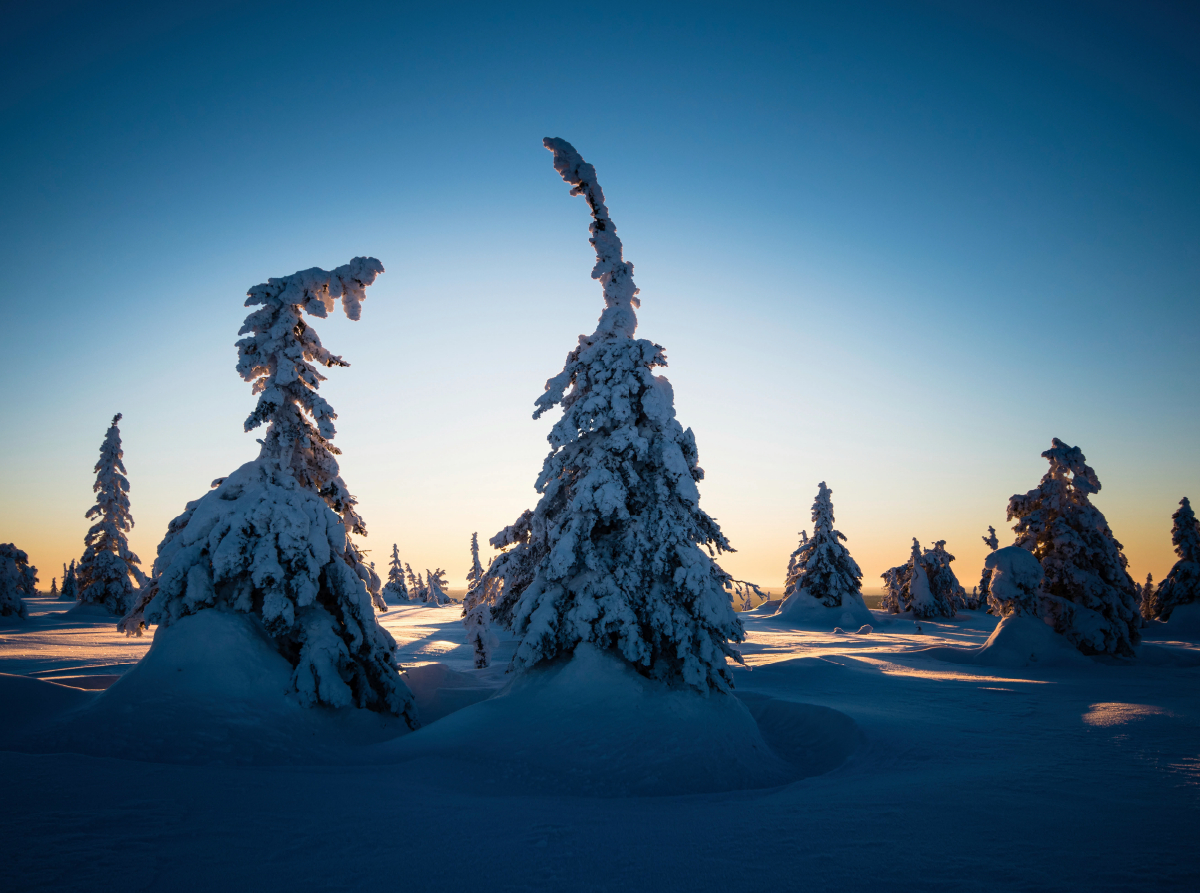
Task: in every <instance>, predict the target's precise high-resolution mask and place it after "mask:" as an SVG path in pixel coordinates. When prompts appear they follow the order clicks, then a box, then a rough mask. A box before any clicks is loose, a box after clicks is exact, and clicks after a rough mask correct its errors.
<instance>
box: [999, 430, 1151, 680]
mask: <svg viewBox="0 0 1200 893" xmlns="http://www.w3.org/2000/svg"><path fill="white" fill-rule="evenodd" d="M1042 457H1043V458H1045V459H1047V460H1048V461H1049V462H1050V470H1049V471H1048V472H1046V475H1045V476H1044V477H1043V478H1042V480H1041V483H1040V484H1039V485H1038V486H1037V488H1036V489H1033V490H1030V491H1029V492H1028V493H1025V494H1023V495H1022V494H1017V495H1015V496H1013V497H1012V499H1010V500H1009V503H1008V518H1009V520H1010V521H1011V520H1012V519H1014V518H1015V519H1016V520H1017V523H1016V524H1015V525H1014V526H1013V530H1014V531H1016V534H1017V541H1016V545H1018V546H1020V547H1022V548H1024V549H1027V550H1028V551H1030V552H1032V553H1033V555H1034V557H1036V558H1037V559H1038V561H1039V562H1040V563H1041V565H1042V571H1043V573H1044V575H1045V576H1044V579H1043V581H1042V591H1043V592H1044V593H1045V594H1046V595H1048V596H1051V597H1052V598H1053V599H1054V601H1052V602H1046V603H1045V604H1044V605H1043V608H1044V616H1045V618H1046V619H1047V620H1048V621H1049V622H1050V623H1051V624H1052V625H1053V626H1054V629H1055V630H1056V631H1057V632H1059V633H1061V634H1063V635H1064V636H1066V637H1067V638H1068V639H1069V640H1070V641H1071V642H1072V644H1074V645H1075V646H1076V647H1078V648H1079V650H1080V651H1082V652H1084V653H1085V654H1118V655H1124V656H1128V657H1132V656H1133V653H1134V652H1133V646H1134V645H1136V644H1137V643H1138V641H1139V640H1140V638H1141V634H1140V633H1139V632H1138V630H1139V628H1140V626H1141V616H1140V614H1139V611H1138V604H1137V596H1136V592H1135V589H1134V584H1133V578H1132V577H1130V576H1129V573H1128V571H1126V569H1125V568H1126V564H1127V562H1126V560H1125V555H1124V553H1123V552H1122V551H1121V544H1120V543H1119V542H1117V539H1116V537H1114V536H1113V532H1112V531H1111V530H1110V529H1109V527H1108V522H1107V521H1105V520H1104V515H1103V514H1101V513H1100V510H1099V509H1097V508H1096V507H1095V506H1094V505H1092V504H1091V502H1090V501H1089V499H1088V497H1089V496H1090V495H1091V494H1093V493H1098V492H1100V479H1099V478H1097V477H1096V472H1095V471H1093V470H1092V468H1091V467H1090V466H1089V465H1087V464H1086V461H1085V456H1084V455H1083V453H1082V451H1080V449H1079V448H1078V447H1072V446H1068V445H1067V444H1065V443H1063V442H1062V441H1061V440H1059V439H1058V438H1057V437H1055V438H1054V439H1053V441H1052V444H1051V447H1050V449H1048V450H1046V451H1045V452H1044V453H1042Z"/></svg>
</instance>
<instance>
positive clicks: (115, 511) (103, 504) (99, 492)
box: [77, 413, 146, 616]
mask: <svg viewBox="0 0 1200 893" xmlns="http://www.w3.org/2000/svg"><path fill="white" fill-rule="evenodd" d="M120 421H121V414H120V413H117V414H116V415H115V416H113V420H112V425H111V427H109V429H108V431H107V433H106V434H105V435H104V442H103V443H101V444H100V459H99V460H98V461H97V462H96V467H95V469H94V471H95V473H96V483H95V484H94V485H93V486H92V489H93V490H94V491H95V493H96V504H95V505H93V506H92V507H91V508H90V509H88V511H87V517H88V518H94V519H96V522H95V523H94V524H93V525H92V526H91V528H90V529H89V530H88V532H87V535H86V536H84V538H83V542H84V551H83V558H81V559H80V560H79V567H78V569H77V574H78V583H79V602H80V604H84V605H98V606H100V607H103V608H105V609H106V610H108V611H109V612H111V613H113V614H116V615H118V616H120V615H123V614H124V613H125V612H126V611H128V610H129V609H130V607H132V604H133V600H134V590H135V588H136V587H137V586H140V585H142V584H143V583H144V582H145V581H146V577H145V575H144V574H143V573H142V570H141V568H140V567H138V565H139V564H141V559H140V558H138V557H137V556H136V555H135V554H133V552H132V551H130V549H129V537H128V533H129V531H130V530H132V529H133V516H132V515H131V514H130V513H129V479H128V478H127V477H125V475H126V473H127V472H126V471H125V463H124V462H122V461H121V460H122V458H123V456H124V451H123V450H122V449H121V429H120V428H118V427H117V423H118V422H120Z"/></svg>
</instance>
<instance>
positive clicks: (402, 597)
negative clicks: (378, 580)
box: [383, 543, 408, 602]
mask: <svg viewBox="0 0 1200 893" xmlns="http://www.w3.org/2000/svg"><path fill="white" fill-rule="evenodd" d="M383 594H384V595H385V596H390V597H391V598H394V599H395V600H396V601H401V602H406V601H408V586H407V585H406V584H405V582H404V562H402V561H401V560H400V547H399V546H398V545H397V544H396V543H392V561H391V564H390V565H389V566H388V581H387V585H385V586H384V587H383Z"/></svg>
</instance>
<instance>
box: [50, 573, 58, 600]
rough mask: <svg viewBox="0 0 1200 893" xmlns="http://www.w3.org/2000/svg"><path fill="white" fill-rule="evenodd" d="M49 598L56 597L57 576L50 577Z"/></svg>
mask: <svg viewBox="0 0 1200 893" xmlns="http://www.w3.org/2000/svg"><path fill="white" fill-rule="evenodd" d="M50 598H58V578H57V577H51V578H50Z"/></svg>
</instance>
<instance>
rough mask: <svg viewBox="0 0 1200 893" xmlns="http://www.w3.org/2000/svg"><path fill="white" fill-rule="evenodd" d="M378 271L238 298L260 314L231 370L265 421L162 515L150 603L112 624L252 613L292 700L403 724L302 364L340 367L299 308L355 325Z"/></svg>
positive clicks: (349, 513)
mask: <svg viewBox="0 0 1200 893" xmlns="http://www.w3.org/2000/svg"><path fill="white" fill-rule="evenodd" d="M381 272H383V266H382V265H381V264H380V263H379V261H377V260H375V259H374V258H363V257H359V258H355V259H354V260H352V261H351V262H350V263H348V264H346V265H345V266H341V267H338V268H337V269H335V270H332V271H329V272H327V271H324V270H319V269H311V270H303V271H301V272H299V273H295V274H293V275H291V276H287V277H284V278H283V279H270V280H268V281H267V282H266V283H265V284H263V285H258V286H255V287H254V288H252V289H250V291H249V293H248V296H247V299H246V306H248V307H250V306H258V307H259V309H258V310H255V311H254V312H252V313H251V314H250V315H249V316H248V317H247V319H246V323H245V325H244V326H242V329H241V332H240V333H239V334H243V335H244V334H246V333H251V335H250V337H247V338H243V339H241V340H240V341H239V342H238V344H237V346H238V353H239V362H238V372H239V374H240V375H241V376H242V377H243V378H244V379H245V380H246V381H248V382H250V383H251V384H252V386H253V390H254V393H256V394H258V395H259V400H258V405H257V406H256V408H255V410H254V412H253V413H251V415H250V418H249V419H247V421H246V425H245V427H246V430H251V429H253V428H256V427H258V426H259V425H262V424H264V423H265V424H267V426H268V427H267V432H266V436H265V438H264V439H263V441H262V449H261V451H260V453H259V457H258V458H257V459H255V460H254V461H252V462H247V463H246V464H245V465H243V466H242V467H241V468H239V469H237V470H236V471H234V472H233V473H232V474H230V475H229V476H228V477H224V478H218V479H217V480H215V481H213V485H212V487H213V488H212V489H211V490H210V492H208V493H207V494H205V495H204V496H202V497H201V498H199V499H197V500H195V501H193V502H190V503H188V505H187V507H186V509H185V510H184V512H183V514H181V515H180V516H179V517H177V518H175V519H174V520H173V521H172V522H171V523H170V525H169V526H168V529H167V534H166V536H165V537H164V538H163V541H162V543H160V544H159V547H158V558H157V560H156V561H155V563H154V580H153V582H152V585H151V587H148V588H150V589H152V590H154V594H153V597H152V599H151V600H150V601H149V603H148V604H145V603H142V604H140V605H139V607H138V608H137V609H135V611H134V612H131V614H130V615H129V616H128V617H126V618H125V620H124V621H123V622H122V625H123V627H124V628H125V629H126V630H127V631H130V632H133V631H136V630H137V629H139V628H140V626H141V624H142V618H141V617H140V616H138V614H139V611H141V610H144V617H145V622H147V623H159V624H161V625H163V626H170V625H172V624H175V623H177V622H179V621H180V620H181V619H182V618H184V617H186V616H187V615H189V614H194V613H196V612H198V611H202V610H205V609H207V608H214V607H215V608H220V609H223V610H226V611H234V612H243V613H246V614H249V615H252V616H253V617H255V618H257V622H258V623H261V628H262V629H263V630H264V631H265V633H266V634H267V635H268V636H269V637H270V639H271V640H272V642H273V643H274V645H275V647H276V648H277V649H278V650H279V652H280V654H282V655H283V656H284V657H285V658H287V659H288V661H289V662H290V663H291V664H292V666H293V668H294V671H293V674H292V683H291V684H292V689H293V690H294V691H295V692H296V693H297V695H298V696H299V698H300V701H301V702H302V703H304V704H306V705H315V704H327V705H330V706H333V707H344V706H356V707H363V708H368V709H371V710H376V711H380V712H390V713H393V714H396V715H398V716H402V717H404V718H405V719H406V720H407V721H408V722H409V724H410V725H413V726H415V725H416V708H415V704H414V701H413V697H412V693H411V692H410V691H409V690H408V687H407V686H406V685H405V684H404V681H403V680H402V679H401V677H400V674H399V670H398V666H397V658H396V643H395V641H394V640H393V639H392V637H391V635H390V634H388V632H387V631H386V630H384V629H383V628H382V627H381V626H380V625H379V623H378V621H377V620H376V618H375V611H374V607H373V603H372V601H373V598H372V597H373V594H372V592H371V589H370V587H372V586H377V581H378V577H377V576H376V575H374V574H373V573H372V572H371V571H370V569H369V568H367V567H366V566H365V564H364V562H363V560H362V556H361V553H359V552H358V551H357V549H355V548H354V546H353V544H351V543H350V541H349V535H348V533H349V532H350V531H353V532H356V533H360V534H361V533H365V527H364V525H363V523H362V519H361V518H360V517H359V516H358V514H357V512H356V511H355V508H354V506H355V501H354V498H353V497H352V496H351V495H350V493H349V491H348V490H347V489H346V485H345V483H344V482H343V481H342V479H341V476H340V473H339V469H338V465H337V461H336V459H335V458H334V455H335V453H336V452H337V451H336V448H335V447H333V445H332V444H331V443H330V440H331V439H332V438H333V436H334V428H333V419H335V418H336V417H337V416H336V413H335V412H334V411H333V408H332V407H331V406H330V405H329V404H328V403H327V402H326V401H325V400H324V399H323V398H321V397H320V396H319V395H318V394H317V389H318V387H319V386H320V382H321V381H322V380H323V377H322V376H321V375H320V374H319V373H318V372H317V370H316V366H315V365H314V363H315V364H319V365H322V366H326V367H328V366H345V365H347V363H346V362H345V361H344V360H342V359H341V358H340V357H336V356H334V355H333V354H331V353H329V352H328V351H327V350H326V349H325V348H324V347H323V346H322V345H321V342H320V339H319V338H317V335H316V332H315V331H314V330H313V329H312V328H311V327H310V326H309V325H308V324H307V323H306V322H305V321H304V319H303V316H302V314H303V313H307V314H309V315H310V316H316V317H324V316H325V315H326V314H327V312H328V311H329V310H332V309H333V306H334V300H335V299H337V298H341V300H342V304H343V307H344V309H345V312H346V315H347V316H348V317H349V318H350V319H358V317H359V312H360V308H361V302H362V299H363V291H364V289H366V287H367V286H369V285H370V284H371V283H372V282H374V280H375V277H376V276H377V275H378V274H379V273H381ZM372 578H373V579H372ZM256 625H257V624H256Z"/></svg>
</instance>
